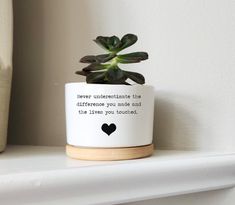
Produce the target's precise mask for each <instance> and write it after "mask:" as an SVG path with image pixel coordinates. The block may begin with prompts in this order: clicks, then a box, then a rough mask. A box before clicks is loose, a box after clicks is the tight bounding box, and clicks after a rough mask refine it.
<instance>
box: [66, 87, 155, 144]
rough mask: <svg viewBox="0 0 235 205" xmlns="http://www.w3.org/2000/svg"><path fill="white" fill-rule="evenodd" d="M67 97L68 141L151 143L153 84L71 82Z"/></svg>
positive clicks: (87, 142) (80, 142)
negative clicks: (128, 84)
mask: <svg viewBox="0 0 235 205" xmlns="http://www.w3.org/2000/svg"><path fill="white" fill-rule="evenodd" d="M65 101H66V102H65V104H66V127H67V129H66V130H67V143H68V144H69V145H74V146H82V147H98V148H99V147H100V148H103V147H110V148H112V147H134V146H142V145H148V144H151V143H152V139H153V137H152V136H153V113H154V89H153V87H151V86H147V85H133V86H127V85H103V84H86V83H68V84H66V86H65Z"/></svg>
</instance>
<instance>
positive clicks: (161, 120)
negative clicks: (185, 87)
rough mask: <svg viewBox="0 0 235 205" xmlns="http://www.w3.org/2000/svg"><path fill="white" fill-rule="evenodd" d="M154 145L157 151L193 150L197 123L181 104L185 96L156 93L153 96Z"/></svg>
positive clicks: (195, 143) (195, 142)
mask: <svg viewBox="0 0 235 205" xmlns="http://www.w3.org/2000/svg"><path fill="white" fill-rule="evenodd" d="M155 96H157V97H156V99H155V116H154V118H155V119H154V122H155V123H154V124H155V127H154V144H155V147H156V148H158V149H181V150H182V149H195V147H197V140H196V137H197V134H198V133H197V130H199V129H200V128H199V122H198V121H197V119H196V118H195V116H194V115H193V113H192V111H190V109H187V108H186V107H182V104H185V103H182V102H185V101H187V102H188V104H190V101H192V100H193V99H188V98H187V97H186V96H179V95H175V94H172V93H166V92H157V93H156V94H155Z"/></svg>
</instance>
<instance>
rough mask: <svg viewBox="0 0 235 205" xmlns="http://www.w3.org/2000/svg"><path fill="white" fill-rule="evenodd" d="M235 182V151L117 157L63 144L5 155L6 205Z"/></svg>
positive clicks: (12, 149) (124, 198)
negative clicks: (81, 152)
mask: <svg viewBox="0 0 235 205" xmlns="http://www.w3.org/2000/svg"><path fill="white" fill-rule="evenodd" d="M234 186H235V153H216V152H197V151H173V150H171V151H169V150H156V151H155V154H154V155H153V156H152V157H150V158H145V159H138V160H128V161H116V162H92V161H78V160H73V159H69V158H67V157H66V156H65V152H64V148H62V147H41V146H9V147H8V148H7V150H6V152H4V153H2V154H0V198H1V203H2V204H4V205H7V204H11V205H13V204H30V203H34V204H35V203H38V204H40V205H43V204H46V203H48V202H50V204H57V205H59V204H83V205H85V204H118V203H125V202H132V201H139V200H145V199H153V198H160V197H166V196H174V195H181V194H186V193H195V192H201V191H209V190H216V189H222V188H229V187H234ZM3 202H4V203H3Z"/></svg>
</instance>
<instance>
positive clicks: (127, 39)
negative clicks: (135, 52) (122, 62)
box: [119, 34, 138, 51]
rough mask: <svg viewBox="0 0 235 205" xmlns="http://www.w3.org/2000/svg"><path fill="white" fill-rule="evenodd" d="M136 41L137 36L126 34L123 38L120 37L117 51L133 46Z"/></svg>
mask: <svg viewBox="0 0 235 205" xmlns="http://www.w3.org/2000/svg"><path fill="white" fill-rule="evenodd" d="M137 40H138V38H137V36H136V35H134V34H126V35H125V36H123V37H122V39H121V45H120V48H119V51H121V50H123V49H125V48H127V47H130V46H131V45H133V44H134V43H135V42H136V41H137Z"/></svg>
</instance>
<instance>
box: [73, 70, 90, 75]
mask: <svg viewBox="0 0 235 205" xmlns="http://www.w3.org/2000/svg"><path fill="white" fill-rule="evenodd" d="M75 73H76V74H77V75H83V76H88V75H89V74H90V72H89V71H84V70H79V71H76V72H75Z"/></svg>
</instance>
